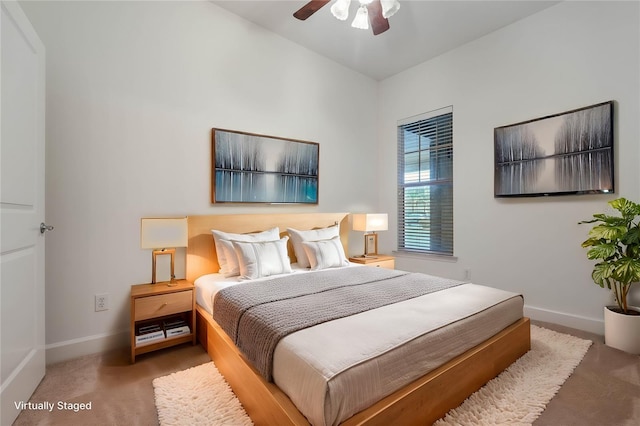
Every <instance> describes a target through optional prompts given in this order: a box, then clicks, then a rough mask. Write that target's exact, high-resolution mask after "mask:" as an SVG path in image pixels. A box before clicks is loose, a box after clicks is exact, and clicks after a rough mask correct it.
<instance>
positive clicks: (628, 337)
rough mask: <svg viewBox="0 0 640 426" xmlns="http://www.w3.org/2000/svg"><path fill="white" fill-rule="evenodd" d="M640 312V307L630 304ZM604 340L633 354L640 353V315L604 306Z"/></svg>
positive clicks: (609, 344) (607, 343) (608, 344)
mask: <svg viewBox="0 0 640 426" xmlns="http://www.w3.org/2000/svg"><path fill="white" fill-rule="evenodd" d="M630 308H632V309H634V310H635V311H638V312H640V308H637V307H635V306H630ZM604 342H605V344H606V345H607V346H611V347H612V348H616V349H620V350H623V351H625V352H629V353H631V354H635V355H639V354H640V315H624V314H619V313H617V312H613V311H612V310H610V309H609V308H608V307H605V308H604Z"/></svg>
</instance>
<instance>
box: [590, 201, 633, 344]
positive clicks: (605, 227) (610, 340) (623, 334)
mask: <svg viewBox="0 0 640 426" xmlns="http://www.w3.org/2000/svg"><path fill="white" fill-rule="evenodd" d="M609 205H610V206H611V207H612V208H613V209H615V210H617V211H618V212H619V213H620V214H619V215H613V216H612V215H607V214H602V213H599V214H594V215H593V219H592V220H585V221H582V222H579V223H581V224H582V223H596V225H594V226H593V227H592V228H591V230H590V231H589V239H587V240H586V241H584V242H583V243H582V247H585V248H589V251H588V252H587V257H588V258H589V259H591V260H597V261H598V262H597V263H596V264H595V265H594V267H593V272H592V273H591V277H592V278H593V281H594V282H595V283H596V284H598V285H599V286H600V287H602V288H607V289H609V290H611V291H612V292H613V295H614V298H615V301H616V304H617V305H616V306H607V307H605V309H604V323H605V324H604V327H605V343H606V344H607V345H608V346H612V347H614V348H617V349H622V350H624V351H627V352H630V353H633V354H640V309H639V308H637V307H633V306H629V302H628V296H629V290H630V289H631V286H632V285H633V284H634V283H637V282H638V281H640V221H639V220H638V219H639V216H640V204H637V203H634V202H632V201H629V200H627V199H625V198H618V199H616V200H613V201H609Z"/></svg>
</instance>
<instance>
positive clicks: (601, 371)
mask: <svg viewBox="0 0 640 426" xmlns="http://www.w3.org/2000/svg"><path fill="white" fill-rule="evenodd" d="M532 323H533V324H535V325H538V326H542V327H545V328H548V329H551V330H555V331H558V332H562V333H568V334H571V335H574V336H576V337H580V338H582V339H589V340H592V341H593V342H594V343H593V344H592V345H591V347H590V348H589V350H588V351H587V353H586V355H585V356H584V358H583V360H582V362H581V363H580V364H579V365H578V366H577V367H576V369H575V370H574V372H573V374H572V375H571V376H570V377H569V378H568V379H567V380H566V382H565V383H564V384H563V385H562V387H561V388H560V390H559V391H558V393H557V394H556V395H555V396H554V397H553V399H551V401H550V402H549V403H548V404H547V406H546V408H545V410H544V411H543V412H542V414H541V415H540V416H539V417H538V418H537V419H536V420H535V421H534V423H533V425H534V426H559V425H561V426H565V425H566V426H569V425H580V426H587V425H594V426H600V425H610V426H627V425H628V426H632V425H633V426H637V425H638V424H640V357H638V356H636V355H630V354H627V353H625V352H622V351H619V350H617V349H613V348H610V347H608V346H605V345H604V344H603V339H602V336H598V335H595V334H592V333H587V332H583V331H580V330H575V329H571V328H567V327H563V326H559V325H555V324H550V323H543V322H538V321H533V322H532ZM129 356H130V354H129V350H128V348H122V349H119V350H115V351H111V352H107V353H103V354H95V355H89V356H85V357H81V358H78V359H75V360H70V361H66V362H62V363H58V364H55V365H49V366H47V373H46V376H45V378H44V379H43V380H42V382H41V383H40V385H39V386H38V388H37V389H36V391H35V392H34V394H33V396H32V397H31V399H30V401H31V402H33V403H36V402H44V401H49V402H53V403H55V402H56V401H65V402H70V403H73V402H85V403H86V402H92V409H91V411H78V412H73V411H63V410H53V411H52V412H48V411H36V410H25V411H23V412H22V413H21V414H20V415H19V416H18V418H17V420H16V422H15V423H14V426H27V425H28V426H31V425H53V426H58V425H60V426H63V425H64V426H75V425H87V424H91V425H116V426H119V425H127V426H137V425H140V426H147V425H148V426H155V425H158V424H159V421H158V414H157V411H156V406H155V401H154V391H153V385H152V381H153V379H155V378H157V377H161V376H166V375H170V374H171V373H174V372H177V371H182V370H185V369H188V368H190V367H194V366H197V365H201V364H204V363H207V362H208V361H210V360H209V357H208V355H207V354H206V353H205V351H204V350H203V349H202V347H200V346H191V345H189V344H184V345H180V346H176V347H173V348H168V349H165V350H162V351H157V352H152V353H149V354H145V355H142V356H140V357H139V358H137V359H136V363H135V364H131V363H130V362H129ZM3 426H4V425H3Z"/></svg>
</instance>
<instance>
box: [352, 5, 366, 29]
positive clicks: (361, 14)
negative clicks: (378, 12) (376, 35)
mask: <svg viewBox="0 0 640 426" xmlns="http://www.w3.org/2000/svg"><path fill="white" fill-rule="evenodd" d="M351 26H352V27H353V28H359V29H361V30H368V29H369V12H368V11H367V7H366V6H360V7H359V8H358V12H357V13H356V17H355V19H354V20H353V22H352V23H351Z"/></svg>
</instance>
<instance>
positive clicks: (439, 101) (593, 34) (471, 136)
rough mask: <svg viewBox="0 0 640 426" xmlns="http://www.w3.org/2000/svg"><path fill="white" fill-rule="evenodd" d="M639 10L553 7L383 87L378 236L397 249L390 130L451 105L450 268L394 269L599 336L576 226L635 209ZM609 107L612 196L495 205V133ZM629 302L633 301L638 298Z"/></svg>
mask: <svg viewBox="0 0 640 426" xmlns="http://www.w3.org/2000/svg"><path fill="white" fill-rule="evenodd" d="M639 16H640V15H639V5H638V3H637V2H562V3H560V4H558V5H556V6H554V7H551V8H549V9H546V10H544V11H542V12H540V13H538V14H536V15H533V16H531V17H529V18H527V19H524V20H521V21H519V22H516V23H514V24H512V25H509V26H507V27H505V28H503V29H501V30H499V31H496V32H494V33H492V34H489V35H487V36H485V37H483V38H481V39H478V40H476V41H474V42H471V43H469V44H466V45H464V46H462V47H460V48H458V49H455V50H453V51H451V52H448V53H446V54H443V55H441V56H440V57H438V58H436V59H433V60H431V61H428V62H425V63H423V64H421V65H418V66H416V67H414V68H411V69H409V70H406V71H405V72H403V73H401V74H398V75H396V76H393V77H391V78H389V79H387V80H385V81H383V82H382V83H381V84H380V103H379V110H380V117H382V119H381V120H380V122H379V123H380V124H379V127H378V131H379V138H380V139H379V143H380V157H379V158H380V168H381V170H382V172H381V176H380V182H381V183H382V185H383V187H382V191H383V194H382V196H381V209H384V208H387V209H388V210H389V213H390V214H391V215H392V217H391V216H390V221H389V223H390V224H391V226H390V228H392V229H390V230H389V232H386V233H382V234H381V244H382V245H383V248H384V250H386V251H390V250H392V249H395V244H396V243H395V226H396V219H395V217H396V211H395V208H396V207H395V206H396V190H395V184H396V165H395V164H394V163H391V162H389V161H387V159H388V158H395V150H396V142H395V139H396V136H395V135H396V122H397V120H399V119H402V118H405V117H411V116H413V115H416V114H420V113H423V112H427V111H431V110H435V109H438V108H441V107H444V106H448V105H453V123H454V127H453V129H454V179H455V183H454V221H455V229H454V233H455V237H454V238H455V239H454V246H455V247H454V251H455V255H456V256H457V261H441V260H434V259H432V258H424V257H401V258H399V259H398V260H397V262H396V265H398V267H400V268H403V269H408V270H414V271H421V272H427V273H432V274H438V275H445V276H450V277H453V278H460V279H462V278H464V276H465V273H468V275H469V277H470V279H471V280H472V281H473V282H476V283H478V284H486V285H491V286H495V287H499V288H504V289H507V290H512V291H515V292H520V293H522V294H524V296H525V303H526V305H527V313H528V314H529V315H531V316H533V317H534V318H539V319H544V320H550V321H553V322H557V323H562V324H565V325H570V326H574V327H578V328H583V329H587V330H592V331H596V332H602V331H603V325H602V324H603V318H602V317H603V309H602V307H603V305H605V304H607V303H608V302H609V301H610V294H609V293H608V292H607V291H604V290H602V289H600V288H599V287H597V286H596V285H595V284H593V283H592V282H591V277H590V274H591V265H592V263H593V262H590V261H588V260H587V259H586V253H585V250H584V249H582V248H581V247H580V243H581V242H582V241H584V240H585V239H586V235H587V232H588V229H589V228H588V227H586V226H585V225H582V226H578V224H577V223H578V221H580V220H584V219H589V218H591V215H592V214H593V213H596V212H599V211H602V210H603V209H604V208H605V207H607V206H606V202H607V201H609V200H611V199H613V198H615V197H617V196H625V197H628V198H631V199H634V200H638V199H639V198H640V174H639V172H638V163H639V161H640V158H639V156H640V153H639V147H640V144H639V140H640V137H639V136H640V131H639V121H638V117H640V83H639V80H640V77H639V76H640V56H639V55H640V33H639V32H640V22H639ZM609 100H614V101H615V102H616V104H615V123H614V126H615V127H614V130H615V150H616V152H615V157H616V164H615V167H616V194H615V195H581V196H562V197H548V198H519V199H496V198H494V197H493V129H494V128H495V127H498V126H503V125H507V124H512V123H518V122H521V121H526V120H529V119H533V118H538V117H544V116H547V115H551V114H556V113H561V112H564V111H567V110H572V109H576V108H580V107H584V106H588V105H592V104H596V103H600V102H604V101H609ZM635 300H636V302H638V301H639V300H640V297H636V299H635Z"/></svg>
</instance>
